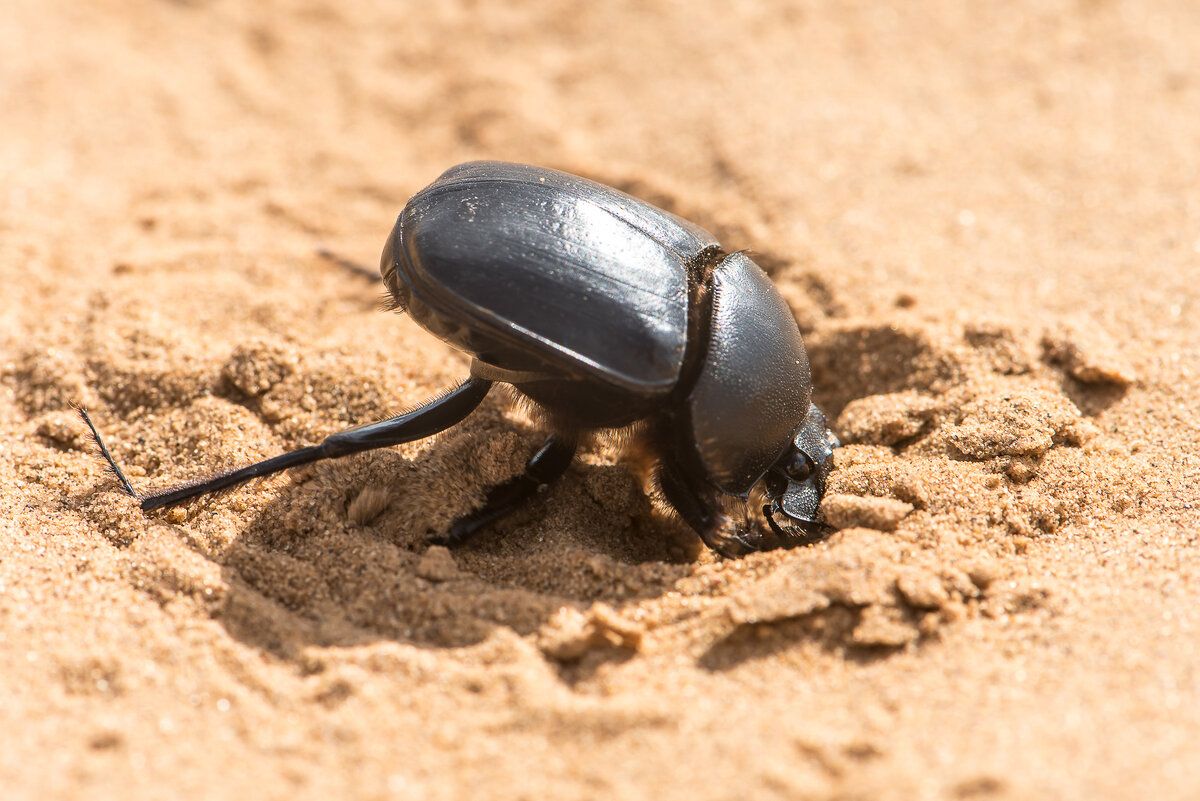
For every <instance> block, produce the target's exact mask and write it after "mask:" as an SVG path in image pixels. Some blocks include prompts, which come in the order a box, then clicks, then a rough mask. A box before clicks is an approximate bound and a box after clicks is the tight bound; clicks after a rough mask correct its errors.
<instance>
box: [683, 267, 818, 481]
mask: <svg viewBox="0 0 1200 801" xmlns="http://www.w3.org/2000/svg"><path fill="white" fill-rule="evenodd" d="M701 303H702V304H703V308H701V309H700V312H701V325H700V326H699V328H698V330H697V331H696V332H695V335H696V336H697V338H698V339H699V340H700V341H701V342H702V343H703V361H702V363H700V365H699V368H698V369H696V368H695V367H693V368H692V369H693V370H694V372H695V379H694V381H693V382H692V383H691V385H690V386H689V387H688V388H687V397H686V403H685V405H684V408H683V409H682V410H681V411H682V413H683V414H684V415H686V417H687V421H688V423H689V425H688V429H689V433H690V434H691V438H692V445H693V447H694V450H695V454H696V458H697V460H698V462H699V464H700V466H701V467H702V469H703V471H704V477H705V478H706V480H707V481H708V482H709V483H711V484H712V485H714V486H716V487H717V488H719V489H721V490H722V491H723V492H727V493H729V494H733V495H745V494H746V493H747V492H749V490H750V489H751V487H753V486H754V484H755V483H756V482H757V481H758V480H759V478H761V477H762V475H763V474H764V473H765V472H766V471H767V469H768V468H769V467H770V466H771V465H772V464H773V463H774V462H775V460H776V459H778V458H779V455H780V454H781V453H783V452H784V450H786V449H787V448H788V447H789V446H790V444H791V441H792V437H793V435H794V434H795V432H796V431H797V430H798V429H799V427H800V426H801V425H802V423H803V422H804V419H805V415H806V413H807V411H808V406H809V400H810V396H811V391H812V378H811V374H810V371H809V365H808V355H807V353H806V352H805V350H804V342H803V340H802V339H801V337H800V331H799V329H798V328H797V326H796V321H795V318H794V317H793V316H792V312H791V309H790V308H789V307H788V305H787V303H786V302H785V301H784V299H783V297H782V296H781V295H780V294H779V290H777V289H776V288H775V286H774V284H772V283H771V280H770V279H769V278H768V277H767V275H766V274H765V273H764V272H763V271H762V270H761V269H759V267H758V266H757V265H755V264H754V262H752V261H751V260H750V259H749V258H748V257H747V256H746V255H745V254H744V253H733V254H731V255H729V256H727V257H725V258H724V259H723V260H721V261H720V263H719V264H717V265H716V266H715V268H714V269H713V270H712V275H711V278H710V279H709V282H708V285H707V288H706V290H705V292H704V293H702V295H701ZM705 321H706V324H705ZM689 344H690V343H689ZM685 461H686V459H685Z"/></svg>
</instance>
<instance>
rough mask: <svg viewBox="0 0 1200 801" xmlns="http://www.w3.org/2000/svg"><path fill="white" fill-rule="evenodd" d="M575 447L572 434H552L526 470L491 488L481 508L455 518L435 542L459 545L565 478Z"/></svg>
mask: <svg viewBox="0 0 1200 801" xmlns="http://www.w3.org/2000/svg"><path fill="white" fill-rule="evenodd" d="M576 446H577V440H576V438H575V436H574V435H573V434H552V435H551V436H550V437H549V438H548V439H547V440H546V441H545V442H544V443H543V444H542V447H540V448H538V450H537V453H535V454H534V455H533V456H532V457H531V458H530V459H529V461H528V462H527V463H526V465H525V472H523V473H521V474H520V475H518V476H514V477H513V478H510V479H509V480H508V481H505V482H504V483H503V484H497V485H496V486H494V487H492V488H491V490H489V491H488V494H487V499H486V500H485V501H484V502H483V506H482V507H480V508H479V509H477V510H475V511H474V512H471V513H469V514H466V515H463V516H462V517H460V518H458V519H457V520H455V521H454V523H452V524H451V526H450V531H448V532H447V533H446V535H445V536H444V537H437V538H435V539H434V540H433V542H434V543H435V544H437V545H458V544H459V543H461V542H463V541H464V540H467V539H469V538H470V537H471V536H473V535H474V534H475V533H477V532H478V531H479V530H480V529H481V528H483V527H484V526H486V525H488V524H489V523H493V522H495V521H496V520H499V519H500V518H502V517H504V516H505V515H507V514H509V513H511V512H513V511H515V510H516V509H517V507H519V506H520V505H521V504H523V503H525V502H526V501H527V500H529V499H530V498H531V497H533V495H534V493H536V492H537V491H538V490H539V489H541V488H542V487H544V486H546V485H547V484H553V483H554V482H555V481H557V480H558V479H559V478H560V477H562V474H563V473H565V472H566V471H567V467H568V466H569V465H570V464H571V460H572V459H574V458H575V448H576Z"/></svg>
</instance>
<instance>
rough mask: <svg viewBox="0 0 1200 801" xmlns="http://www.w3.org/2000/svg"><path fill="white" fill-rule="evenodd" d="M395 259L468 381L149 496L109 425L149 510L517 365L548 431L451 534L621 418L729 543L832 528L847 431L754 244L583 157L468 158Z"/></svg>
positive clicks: (407, 418)
mask: <svg viewBox="0 0 1200 801" xmlns="http://www.w3.org/2000/svg"><path fill="white" fill-rule="evenodd" d="M380 272H381V273H382V276H383V280H384V282H385V283H386V285H387V289H388V292H389V293H390V295H391V297H392V299H393V300H394V304H395V306H396V308H398V309H401V310H404V311H407V312H408V314H410V315H411V316H412V317H413V319H414V320H416V322H417V323H419V324H420V325H421V326H422V327H424V328H425V329H426V330H428V331H429V332H431V333H432V334H434V335H435V336H437V337H439V338H441V339H443V340H444V341H446V342H448V343H449V344H451V345H454V346H455V347H457V348H459V349H461V350H463V351H465V352H466V353H468V354H470V355H471V356H472V358H473V361H472V364H471V374H470V377H468V378H467V380H466V381H464V382H463V383H462V384H460V385H458V386H457V387H455V388H453V389H451V390H450V391H449V392H447V393H445V394H444V395H442V396H440V397H438V398H435V399H434V400H431V401H429V402H427V403H425V404H424V405H422V406H420V407H418V408H416V409H415V410H413V411H411V412H408V413H406V414H402V415H400V416H398V417H393V418H391V419H388V420H383V421H381V422H377V423H368V424H365V425H361V426H357V427H355V428H351V429H348V430H346V431H342V432H339V433H337V434H333V435H331V436H329V437H327V438H326V439H325V440H324V442H322V443H321V444H320V445H316V446H313V447H309V448H302V449H300V450H297V451H292V452H290V453H285V454H282V455H280V456H276V457H274V458H271V459H267V460H265V461H262V462H258V463H257V464H253V465H250V466H249V467H245V468H242V469H240V470H234V471H232V472H230V473H226V474H222V475H218V476H215V477H212V478H209V479H205V480H202V481H199V482H196V483H192V484H188V485H185V486H180V487H175V488H172V489H167V490H163V491H159V492H154V493H151V494H147V495H140V496H139V495H137V494H136V493H135V492H134V490H133V488H132V487H131V486H130V484H129V482H128V481H126V480H125V477H124V476H123V475H122V474H121V471H120V469H119V468H118V467H117V465H116V463H115V462H114V461H113V460H112V459H111V457H109V456H108V452H107V450H105V449H104V448H103V444H102V443H101V442H100V438H99V436H98V435H95V438H96V440H97V443H98V444H100V446H101V451H102V455H103V456H104V457H105V458H106V459H107V460H108V463H109V466H110V467H111V468H112V470H113V471H114V472H115V473H116V474H117V475H118V477H120V479H121V481H122V484H123V486H124V487H125V489H126V491H127V492H129V493H130V494H132V495H134V496H135V497H137V498H138V500H139V501H140V503H141V507H142V509H143V510H145V511H149V510H151V509H157V508H160V507H164V506H170V505H172V504H177V503H181V502H183V501H186V500H189V499H191V498H194V497H196V496H199V495H203V494H206V493H210V492H215V491H217V490H222V489H226V488H228V487H232V486H234V485H237V484H240V483H242V482H245V481H248V480H249V479H252V478H257V477H259V476H264V475H269V474H271V473H275V472H278V471H280V470H284V469H287V468H289V467H294V466H297V465H302V464H308V463H310V462H315V461H318V460H320V459H327V458H333V457H338V456H346V455H348V454H351V453H358V452H360V451H365V450H371V449H374V448H383V447H387V446H390V445H396V444H399V443H402V442H411V441H413V440H416V439H421V438H424V437H428V436H431V435H432V434H435V433H437V432H439V431H442V430H444V429H446V428H449V427H450V426H453V425H455V424H456V423H458V422H459V421H461V420H462V419H463V418H465V417H466V416H467V415H468V414H470V413H471V411H472V410H474V409H475V407H476V406H478V405H479V403H480V402H481V401H482V400H483V398H484V396H486V395H487V393H488V391H489V390H490V389H491V387H492V385H493V384H494V383H495V382H503V383H506V384H509V385H511V386H512V387H513V388H514V389H515V390H516V392H518V393H519V394H520V395H522V396H524V397H525V398H527V399H528V400H530V401H532V402H533V404H534V406H535V407H536V408H537V409H539V410H540V412H541V418H542V419H543V421H544V422H545V424H546V426H547V428H548V429H549V430H550V432H552V433H550V435H549V437H548V438H547V439H546V441H545V443H544V444H543V445H542V446H541V448H539V449H538V451H537V452H536V453H535V454H534V455H533V457H532V458H530V460H529V462H528V464H527V465H526V467H525V471H524V473H522V474H521V475H519V476H517V477H516V478H514V479H511V480H510V481H507V482H505V483H503V484H500V485H498V486H496V487H493V488H492V490H491V491H490V492H489V493H488V496H487V499H486V501H485V502H484V505H483V507H482V508H480V509H478V510H476V511H474V512H472V513H471V514H469V515H467V516H465V517H462V518H460V519H459V520H457V521H456V522H455V523H454V524H453V525H452V526H451V527H450V530H449V531H448V532H447V533H446V534H445V535H444V536H442V537H440V538H439V541H440V542H443V543H446V544H455V543H458V542H461V541H463V540H465V539H466V538H468V537H470V536H471V535H472V534H474V533H476V532H477V531H479V530H480V529H481V528H483V527H484V526H486V525H488V524H489V523H491V522H492V521H494V520H497V519H498V518H500V517H502V516H504V515H505V514H507V513H509V512H511V511H512V510H513V509H515V508H516V507H517V506H519V505H520V504H521V503H523V502H524V501H526V500H527V499H528V498H529V497H531V496H532V495H533V494H534V493H535V492H536V491H537V490H538V488H539V487H541V486H544V485H546V484H550V483H551V482H553V481H555V480H556V479H558V478H559V477H560V476H561V475H562V474H563V473H564V472H565V471H566V469H567V466H568V465H569V464H570V462H571V460H572V459H573V458H574V455H575V450H576V443H577V441H578V438H579V436H580V435H581V434H582V433H584V432H587V431H591V430H596V429H613V428H630V429H631V431H632V432H633V436H635V437H636V438H638V439H640V440H641V441H642V443H643V445H644V446H646V447H648V448H649V449H650V451H651V452H652V453H653V455H654V456H655V458H656V462H657V463H656V466H655V468H654V475H653V476H652V483H653V485H654V486H656V487H657V488H658V490H659V494H660V495H661V498H662V499H663V500H664V501H665V502H666V503H667V504H668V505H669V506H670V507H671V508H672V509H673V510H674V511H675V512H676V513H678V515H679V516H680V517H681V518H682V519H683V520H684V521H685V522H686V523H687V524H688V525H689V526H691V527H692V528H693V529H694V530H695V531H696V533H697V534H699V535H700V538H701V539H702V540H703V541H704V543H705V544H706V545H708V546H709V547H710V548H712V549H713V550H715V551H717V552H719V553H721V554H722V555H724V556H730V557H732V556H740V555H742V554H745V553H748V552H750V551H756V550H768V549H772V548H780V547H784V548H787V547H793V546H795V545H801V544H805V543H809V542H813V541H815V540H817V539H819V538H821V537H822V536H824V534H825V533H826V532H827V531H828V529H827V527H826V526H824V524H823V523H821V522H820V515H819V505H820V500H821V495H822V493H823V492H824V488H825V473H826V470H827V459H828V457H829V455H830V454H831V453H832V451H833V449H834V448H835V447H837V445H838V441H837V438H836V437H835V436H834V435H833V433H832V432H831V431H829V429H828V428H827V426H826V422H825V417H824V415H823V414H822V413H821V411H820V410H819V409H818V408H817V407H816V405H815V404H813V403H812V399H811V396H812V377H811V374H810V372H809V366H808V356H807V354H806V353H805V350H804V343H803V341H802V340H801V337H800V331H799V329H798V328H797V326H796V321H795V318H794V317H793V316H792V313H791V311H790V310H789V308H788V306H787V304H786V303H785V302H784V300H783V297H782V296H781V295H780V294H779V291H778V290H777V289H776V288H775V286H774V285H773V284H772V283H771V281H770V279H769V278H768V277H767V275H766V274H765V273H764V272H763V271H762V270H760V269H759V268H758V267H757V266H756V265H755V264H754V262H752V261H751V260H750V259H749V258H748V257H747V256H746V254H745V253H742V252H737V253H727V252H726V251H724V250H723V249H722V248H721V246H720V244H719V243H718V242H717V241H716V239H715V238H714V237H713V236H712V235H711V234H709V233H708V232H707V231H705V230H703V229H701V228H699V227H698V226H696V225H693V224H692V223H689V222H687V221H685V220H682V219H680V218H678V217H676V216H674V215H672V214H670V213H668V212H666V211H663V210H661V209H658V208H655V207H654V206H651V205H649V204H647V203H644V202H642V201H640V200H637V199H636V198H633V197H631V196H629V195H626V194H624V193H622V192H619V191H617V190H615V189H612V188H610V187H606V186H603V185H601V184H597V183H594V182H592V181H589V180H586V179H583V178H579V177H576V176H573V175H568V174H566V173H562V172H557V171H555V170H549V169H544V168H540V167H531V166H526V165H520V164H507V163H502V162H470V163H467V164H461V165H459V166H457V167H453V168H451V169H449V170H447V171H446V172H445V173H443V174H442V175H441V177H440V178H438V179H437V180H436V181H435V182H434V183H433V184H431V185H430V186H428V187H426V188H425V189H423V190H422V191H420V192H418V193H417V194H416V195H414V196H413V198H412V199H411V200H409V202H408V204H407V205H406V206H405V207H404V211H403V213H401V215H400V218H399V219H398V220H397V222H396V225H395V227H394V228H393V229H392V233H391V235H390V236H389V237H388V240H387V243H386V244H385V245H384V248H383V256H382V259H381V261H380ZM84 417H85V420H86V413H85V414H84ZM88 424H89V425H91V423H90V421H88ZM635 424H637V425H635ZM93 434H95V429H94V428H93ZM752 493H754V494H755V495H756V496H759V497H762V498H764V506H763V513H764V516H765V519H766V522H767V524H768V525H767V526H766V527H763V526H756V525H753V524H751V523H749V522H748V517H747V515H746V514H745V513H744V512H745V510H746V504H747V501H748V499H749V498H750V497H751V496H752ZM739 509H740V510H741V512H742V514H738V511H739Z"/></svg>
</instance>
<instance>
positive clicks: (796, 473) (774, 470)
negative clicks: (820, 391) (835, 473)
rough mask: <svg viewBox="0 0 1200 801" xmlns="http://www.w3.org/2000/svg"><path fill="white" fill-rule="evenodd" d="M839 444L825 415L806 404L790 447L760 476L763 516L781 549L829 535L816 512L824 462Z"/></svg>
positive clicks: (823, 486)
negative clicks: (781, 546)
mask: <svg viewBox="0 0 1200 801" xmlns="http://www.w3.org/2000/svg"><path fill="white" fill-rule="evenodd" d="M840 444H841V443H840V442H838V438H837V436H836V435H834V433H833V432H832V431H830V430H829V427H828V426H827V425H826V423H825V415H824V414H822V413H821V410H820V409H818V408H817V406H816V404H809V406H808V414H807V416H805V418H804V423H803V424H802V425H801V426H800V430H799V431H797V432H796V435H795V436H794V437H793V438H792V444H791V446H790V447H789V448H788V449H787V450H785V451H784V452H783V455H782V456H780V457H779V459H777V460H776V461H775V464H773V465H771V469H770V470H768V471H767V474H766V475H765V476H763V479H762V481H763V488H764V490H765V493H766V501H767V503H766V504H765V505H764V506H763V514H764V515H766V518H767V523H768V524H770V526H771V530H772V531H774V532H775V535H776V536H778V537H779V538H780V541H781V545H783V547H785V548H786V547H791V546H794V545H804V544H806V543H810V542H816V541H817V540H819V539H821V538H823V537H825V536H826V535H828V534H829V533H830V531H831V529H830V528H829V526H827V525H826V524H825V523H824V522H822V521H821V520H820V519H819V518H820V515H819V514H818V510H819V508H820V505H821V496H822V495H824V494H825V474H826V473H827V472H828V470H829V465H828V463H827V462H828V459H829V456H830V454H832V453H833V449H834V448H836V447H838V446H839V445H840Z"/></svg>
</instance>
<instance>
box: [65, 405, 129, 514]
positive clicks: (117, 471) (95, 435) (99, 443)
mask: <svg viewBox="0 0 1200 801" xmlns="http://www.w3.org/2000/svg"><path fill="white" fill-rule="evenodd" d="M75 409H76V411H78V412H79V416H80V417H82V418H83V422H84V423H86V424H87V427H88V429H90V430H91V432H92V442H93V443H94V444H95V446H96V450H97V451H98V452H99V454H100V457H101V458H102V459H104V461H105V463H106V465H107V468H106V469H107V470H108V472H109V473H111V474H112V475H113V476H114V477H115V478H116V479H117V481H119V482H121V488H122V489H124V490H125V492H126V493H127V494H128V495H129V496H130V497H131V498H135V499H137V500H139V501H140V500H141V496H139V495H138V494H137V492H135V491H134V489H133V485H132V484H130V483H129V479H127V478H125V474H124V473H123V472H121V468H120V467H118V466H117V462H116V460H115V459H113V457H112V454H111V453H109V452H108V448H107V447H106V446H105V445H104V440H103V439H101V437H100V432H99V431H97V430H96V426H95V424H93V423H92V418H90V417H88V413H87V409H85V408H83V407H82V406H76V407H75Z"/></svg>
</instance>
